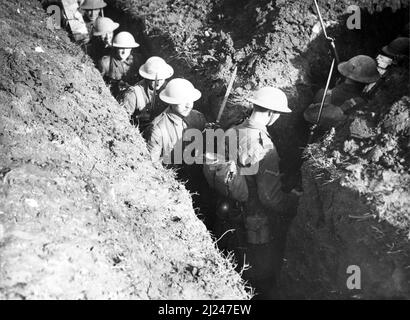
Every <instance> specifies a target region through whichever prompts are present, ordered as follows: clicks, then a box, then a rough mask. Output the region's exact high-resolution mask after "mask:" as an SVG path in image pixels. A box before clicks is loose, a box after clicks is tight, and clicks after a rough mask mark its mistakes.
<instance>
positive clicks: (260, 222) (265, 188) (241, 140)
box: [225, 87, 299, 298]
mask: <svg viewBox="0 0 410 320" xmlns="http://www.w3.org/2000/svg"><path fill="white" fill-rule="evenodd" d="M248 101H249V102H251V103H252V104H253V111H252V114H251V116H250V117H249V118H248V119H247V120H245V121H244V122H243V123H242V124H239V125H237V126H235V127H233V128H231V129H229V130H228V131H227V132H226V133H225V136H226V137H230V136H232V134H233V132H236V137H238V139H237V160H236V164H237V167H238V170H237V173H236V174H241V175H244V176H245V178H246V184H247V188H248V198H247V200H246V201H244V202H243V203H241V205H240V207H241V208H242V209H241V211H242V221H243V222H242V227H241V228H239V229H242V230H244V232H242V234H243V233H244V234H245V237H241V236H240V234H241V232H240V231H237V232H236V233H237V235H232V237H234V238H237V239H239V240H238V241H241V240H240V239H242V241H245V243H238V244H236V248H235V247H234V248H232V247H231V248H228V250H234V251H235V252H237V253H238V257H243V256H244V254H245V255H246V262H247V263H249V264H250V266H251V268H250V269H249V270H247V271H245V273H244V276H245V278H247V279H249V280H250V281H251V283H252V285H253V286H255V287H256V289H257V291H259V293H263V294H265V298H273V296H272V294H271V292H270V290H271V289H272V288H273V287H274V283H275V280H276V279H277V276H278V272H279V269H280V265H281V261H282V257H281V252H280V248H279V247H278V245H279V244H280V241H279V239H278V237H279V234H280V233H283V232H284V231H283V230H284V229H285V225H286V223H288V222H289V221H290V220H291V218H293V216H294V215H295V213H296V207H297V202H298V196H299V193H298V192H297V191H295V190H292V192H291V193H284V192H283V191H282V183H281V174H280V171H279V155H278V152H277V150H276V147H275V145H274V143H273V142H272V139H271V137H270V135H269V133H268V127H269V126H272V125H273V124H274V123H275V122H276V121H277V120H278V119H279V117H280V116H281V115H283V114H288V113H290V112H292V111H291V109H289V107H288V101H287V97H286V95H285V93H284V92H282V91H281V90H279V89H277V88H273V87H264V88H261V89H258V90H256V91H255V92H254V93H253V96H252V97H251V98H249V99H248ZM228 140H229V139H228ZM229 143H230V144H231V142H229ZM238 251H239V252H238Z"/></svg>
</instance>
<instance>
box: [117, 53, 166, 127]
mask: <svg viewBox="0 0 410 320" xmlns="http://www.w3.org/2000/svg"><path fill="white" fill-rule="evenodd" d="M139 74H140V75H141V77H143V80H141V81H140V82H138V83H137V85H135V86H133V87H130V88H129V89H128V90H127V91H126V92H125V94H124V98H123V101H122V105H123V106H124V107H125V109H126V110H127V112H128V114H129V115H130V116H131V118H132V121H133V122H134V123H135V124H136V125H138V127H139V129H140V131H141V133H143V132H145V130H146V129H147V128H148V125H149V123H150V122H151V121H152V120H153V119H154V118H155V117H156V116H158V115H159V114H160V113H161V112H162V111H164V107H162V106H161V105H160V103H161V101H158V100H159V99H158V95H159V93H160V92H161V90H162V89H163V88H164V87H165V81H166V80H167V79H169V78H171V77H172V75H173V74H174V69H173V68H172V67H171V66H170V65H169V64H167V63H166V62H165V61H164V60H163V59H162V58H160V57H151V58H149V59H148V60H147V61H146V62H145V64H143V65H142V66H141V67H140V69H139ZM155 81H156V83H155ZM154 86H156V87H155V90H154ZM154 91H155V95H156V96H155V97H154ZM154 104H155V105H154Z"/></svg>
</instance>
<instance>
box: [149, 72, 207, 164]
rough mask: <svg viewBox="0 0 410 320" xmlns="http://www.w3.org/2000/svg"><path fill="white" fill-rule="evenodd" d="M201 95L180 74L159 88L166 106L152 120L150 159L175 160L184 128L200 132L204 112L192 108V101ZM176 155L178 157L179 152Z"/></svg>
mask: <svg viewBox="0 0 410 320" xmlns="http://www.w3.org/2000/svg"><path fill="white" fill-rule="evenodd" d="M201 95H202V94H201V92H200V91H199V90H197V89H195V88H194V86H193V85H192V83H191V82H189V81H188V80H185V79H180V78H176V79H173V80H171V81H170V82H169V83H168V84H167V86H166V87H165V89H164V90H162V91H161V93H160V94H159V97H160V99H161V100H162V101H163V102H165V103H166V104H168V105H169V107H168V108H167V109H166V110H165V111H164V112H162V113H161V114H160V115H159V116H158V117H156V118H155V119H154V121H153V122H152V127H151V129H150V136H149V139H148V150H149V151H150V154H151V159H152V161H154V162H158V161H163V163H165V164H171V165H172V164H176V163H175V162H174V159H175V158H174V155H173V153H174V151H178V152H182V150H183V147H181V146H182V138H183V134H184V132H185V131H186V130H187V129H197V130H200V131H201V132H202V131H203V130H204V129H205V124H206V121H205V117H204V115H203V114H202V113H200V112H199V111H196V110H193V106H194V102H195V101H197V100H199V99H200V98H201ZM177 146H178V148H176V147H177ZM177 156H178V157H180V156H181V154H178V155H177ZM177 164H181V163H177Z"/></svg>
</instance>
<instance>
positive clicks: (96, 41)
mask: <svg viewBox="0 0 410 320" xmlns="http://www.w3.org/2000/svg"><path fill="white" fill-rule="evenodd" d="M110 53H111V47H110V46H108V45H106V44H105V43H104V41H103V40H102V39H101V37H96V36H94V37H92V38H91V41H90V42H89V44H88V45H87V54H88V55H89V56H90V57H91V58H92V59H93V61H94V63H96V64H98V62H99V61H100V60H101V58H102V57H104V56H109V55H110Z"/></svg>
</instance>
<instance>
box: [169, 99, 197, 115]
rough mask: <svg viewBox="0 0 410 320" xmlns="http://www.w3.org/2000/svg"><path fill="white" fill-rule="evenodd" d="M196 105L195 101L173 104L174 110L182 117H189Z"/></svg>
mask: <svg viewBox="0 0 410 320" xmlns="http://www.w3.org/2000/svg"><path fill="white" fill-rule="evenodd" d="M193 107H194V103H193V102H186V103H182V104H174V105H172V106H171V108H172V110H173V111H174V112H175V113H176V114H177V115H179V116H181V117H187V116H189V114H190V113H191V111H192V108H193Z"/></svg>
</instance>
